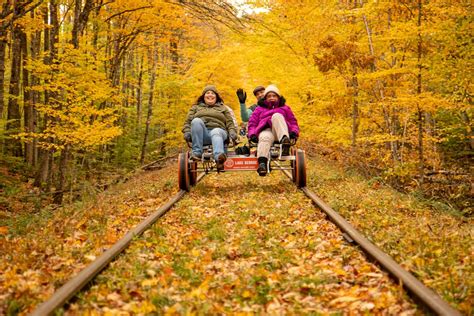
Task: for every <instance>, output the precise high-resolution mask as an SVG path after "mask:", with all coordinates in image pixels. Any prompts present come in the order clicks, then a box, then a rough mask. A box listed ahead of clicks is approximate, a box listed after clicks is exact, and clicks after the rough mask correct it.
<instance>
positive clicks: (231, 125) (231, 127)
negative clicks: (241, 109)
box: [224, 108, 237, 134]
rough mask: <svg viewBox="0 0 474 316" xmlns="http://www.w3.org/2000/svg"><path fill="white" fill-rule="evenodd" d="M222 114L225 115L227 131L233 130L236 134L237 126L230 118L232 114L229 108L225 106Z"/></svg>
mask: <svg viewBox="0 0 474 316" xmlns="http://www.w3.org/2000/svg"><path fill="white" fill-rule="evenodd" d="M224 116H225V126H226V129H227V131H228V132H229V133H230V132H232V131H233V132H234V133H235V134H237V128H236V125H235V124H234V120H233V119H232V114H230V111H229V108H226V109H225V111H224Z"/></svg>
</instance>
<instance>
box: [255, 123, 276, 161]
mask: <svg viewBox="0 0 474 316" xmlns="http://www.w3.org/2000/svg"><path fill="white" fill-rule="evenodd" d="M274 141H275V137H274V136H273V133H272V131H271V129H269V128H267V129H264V130H263V131H261V132H260V134H259V135H258V146H257V157H266V158H268V156H269V153H270V147H272V144H273V142H274Z"/></svg>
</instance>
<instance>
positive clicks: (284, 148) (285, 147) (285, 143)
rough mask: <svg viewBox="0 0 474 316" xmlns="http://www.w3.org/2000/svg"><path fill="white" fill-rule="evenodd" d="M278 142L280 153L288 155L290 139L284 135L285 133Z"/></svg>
mask: <svg viewBox="0 0 474 316" xmlns="http://www.w3.org/2000/svg"><path fill="white" fill-rule="evenodd" d="M280 144H281V155H282V156H289V155H290V146H291V143H290V139H289V138H288V136H286V135H285V136H283V138H282V139H281V141H280Z"/></svg>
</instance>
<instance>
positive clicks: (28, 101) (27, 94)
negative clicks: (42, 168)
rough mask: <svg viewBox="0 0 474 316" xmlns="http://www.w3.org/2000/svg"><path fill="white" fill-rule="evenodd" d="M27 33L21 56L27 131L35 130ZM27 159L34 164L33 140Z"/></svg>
mask: <svg viewBox="0 0 474 316" xmlns="http://www.w3.org/2000/svg"><path fill="white" fill-rule="evenodd" d="M27 40H28V38H27V36H26V34H25V33H22V34H21V56H22V60H23V76H22V79H23V86H22V90H23V108H24V129H25V132H26V133H32V132H34V115H33V97H32V91H31V90H28V89H29V86H30V80H29V79H30V78H29V77H30V74H29V71H28V70H27V69H26V67H25V66H26V63H27V58H28V44H27ZM25 160H26V162H27V163H28V164H29V165H30V166H32V165H33V164H34V146H33V143H32V142H27V143H25Z"/></svg>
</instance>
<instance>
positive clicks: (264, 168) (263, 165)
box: [257, 162, 267, 177]
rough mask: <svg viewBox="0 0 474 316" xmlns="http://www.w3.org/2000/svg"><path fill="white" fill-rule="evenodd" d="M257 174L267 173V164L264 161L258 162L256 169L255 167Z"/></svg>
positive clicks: (263, 174)
mask: <svg viewBox="0 0 474 316" xmlns="http://www.w3.org/2000/svg"><path fill="white" fill-rule="evenodd" d="M257 172H258V175H259V176H261V177H264V176H266V175H267V164H266V163H264V162H261V163H259V164H258V169H257Z"/></svg>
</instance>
